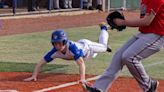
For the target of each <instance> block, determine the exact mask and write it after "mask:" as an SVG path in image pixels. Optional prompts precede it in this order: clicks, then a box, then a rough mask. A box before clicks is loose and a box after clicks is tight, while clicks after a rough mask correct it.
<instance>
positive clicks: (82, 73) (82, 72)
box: [76, 57, 86, 83]
mask: <svg viewBox="0 0 164 92" xmlns="http://www.w3.org/2000/svg"><path fill="white" fill-rule="evenodd" d="M76 63H77V64H78V66H79V72H80V78H81V79H80V82H81V83H85V82H86V80H85V63H84V59H83V58H82V57H80V58H79V59H78V60H77V61H76Z"/></svg>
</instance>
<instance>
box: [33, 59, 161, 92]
mask: <svg viewBox="0 0 164 92" xmlns="http://www.w3.org/2000/svg"><path fill="white" fill-rule="evenodd" d="M163 63H164V61H158V62H155V63H151V64H147V65H145V67H152V66H154V65H158V64H163ZM123 71H127V69H125V70H123ZM100 76H101V75H98V76H95V77H92V78H88V79H86V81H88V82H89V81H93V80H96V79H98V78H99V77H100ZM77 84H79V82H78V81H76V82H70V83H66V84H61V85H58V86H53V87H49V88H44V89H41V90H35V91H33V92H47V91H51V90H56V89H59V88H64V87H68V86H72V85H77Z"/></svg>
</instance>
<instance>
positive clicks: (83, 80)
mask: <svg viewBox="0 0 164 92" xmlns="http://www.w3.org/2000/svg"><path fill="white" fill-rule="evenodd" d="M79 83H81V84H86V83H87V81H86V80H85V79H81V80H80V81H79Z"/></svg>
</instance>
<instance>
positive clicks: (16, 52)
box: [0, 26, 164, 79]
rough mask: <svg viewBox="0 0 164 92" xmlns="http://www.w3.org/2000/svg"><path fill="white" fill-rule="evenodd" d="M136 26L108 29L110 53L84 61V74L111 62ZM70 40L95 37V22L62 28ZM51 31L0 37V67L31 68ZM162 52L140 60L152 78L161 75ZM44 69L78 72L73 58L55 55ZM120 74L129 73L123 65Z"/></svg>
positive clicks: (45, 48)
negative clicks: (91, 24)
mask: <svg viewBox="0 0 164 92" xmlns="http://www.w3.org/2000/svg"><path fill="white" fill-rule="evenodd" d="M136 30H137V29H134V28H133V29H132V28H128V29H127V30H126V31H123V32H116V31H111V32H110V33H109V44H110V45H111V47H112V49H113V52H112V53H101V54H99V55H98V56H97V57H96V58H94V59H90V60H88V61H87V62H86V67H87V71H86V73H87V74H94V75H99V74H102V73H103V71H104V70H105V69H106V67H108V65H109V64H110V61H111V58H112V56H113V54H114V53H115V51H116V50H117V49H118V48H119V47H121V45H122V44H123V43H125V42H126V41H127V39H128V38H130V37H131V36H132V35H133V34H135V33H137V31H136ZM65 31H66V32H67V33H68V37H69V39H70V40H74V41H77V40H79V39H81V38H86V39H90V40H92V41H97V40H98V35H99V28H98V27H97V26H91V27H80V28H70V29H65ZM51 32H52V31H47V32H35V33H26V34H18V35H10V36H1V37H0V43H1V44H0V52H1V54H0V71H1V72H12V71H14V72H32V71H33V69H34V67H35V64H36V63H37V62H38V61H39V60H40V59H41V58H42V57H43V56H44V54H45V53H46V52H47V51H48V50H50V49H51V48H52V46H51V43H50V35H51ZM163 57H164V52H163V51H160V52H159V53H157V54H155V55H153V56H151V57H149V58H147V59H145V60H144V61H143V64H144V66H145V69H146V71H147V72H148V74H150V75H151V76H152V77H154V78H160V79H164V60H163ZM43 72H45V73H47V72H48V73H69V74H70V73H71V74H72V73H76V74H77V73H78V66H77V65H76V63H75V62H74V61H66V60H61V59H56V60H54V61H53V62H51V63H49V64H47V65H46V66H44V68H43ZM120 75H121V76H131V75H130V73H129V72H128V70H127V69H126V68H124V69H123V71H122V72H121V74H120Z"/></svg>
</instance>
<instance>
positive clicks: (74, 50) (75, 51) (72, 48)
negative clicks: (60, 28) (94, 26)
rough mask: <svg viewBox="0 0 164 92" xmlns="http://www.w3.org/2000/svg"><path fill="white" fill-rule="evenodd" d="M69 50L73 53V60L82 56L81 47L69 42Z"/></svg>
mask: <svg viewBox="0 0 164 92" xmlns="http://www.w3.org/2000/svg"><path fill="white" fill-rule="evenodd" d="M69 50H70V51H71V52H72V53H73V54H74V60H75V61H76V60H78V59H79V58H80V57H83V56H84V53H83V51H82V50H81V49H78V48H77V46H76V45H75V44H73V43H71V44H70V46H69Z"/></svg>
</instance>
